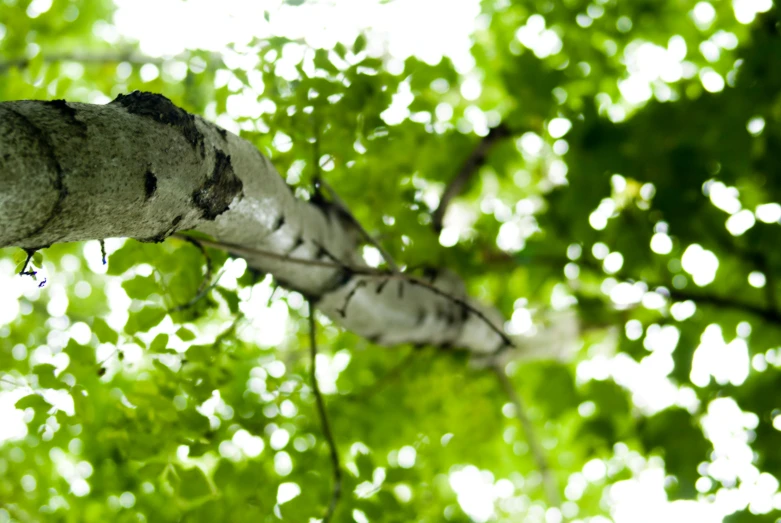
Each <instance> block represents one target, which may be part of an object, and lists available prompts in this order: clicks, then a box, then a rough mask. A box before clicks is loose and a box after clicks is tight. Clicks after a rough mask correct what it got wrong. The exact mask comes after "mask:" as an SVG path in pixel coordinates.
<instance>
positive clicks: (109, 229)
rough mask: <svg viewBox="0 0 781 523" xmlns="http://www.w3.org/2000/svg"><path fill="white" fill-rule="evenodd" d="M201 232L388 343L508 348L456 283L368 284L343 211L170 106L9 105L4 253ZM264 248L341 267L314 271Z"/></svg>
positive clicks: (1, 151)
mask: <svg viewBox="0 0 781 523" xmlns="http://www.w3.org/2000/svg"><path fill="white" fill-rule="evenodd" d="M188 229H195V230H198V231H202V232H204V233H206V234H209V235H211V236H212V237H214V238H215V239H216V240H217V241H219V242H223V243H227V244H232V245H236V246H241V248H242V249H241V252H237V254H239V255H241V256H242V257H244V258H245V259H246V260H247V263H248V265H249V266H250V267H252V268H254V269H257V270H260V271H263V272H267V273H270V274H272V275H274V277H275V278H276V279H277V280H278V281H279V282H280V283H281V284H282V285H283V286H284V287H287V288H289V289H292V290H296V291H299V292H301V293H302V294H304V295H305V296H306V297H308V298H309V299H310V300H312V301H313V302H315V303H316V305H317V308H318V309H319V310H320V311H322V312H323V313H325V314H326V315H328V316H329V317H330V318H331V319H333V321H334V322H335V323H337V324H339V325H341V326H342V327H344V328H346V329H348V330H350V331H353V332H355V333H356V334H358V335H360V336H363V337H365V338H367V339H370V340H371V341H372V342H374V343H377V344H379V345H397V344H401V343H412V344H418V345H434V346H441V347H456V348H461V349H466V350H470V351H473V352H476V353H483V354H491V353H495V352H497V351H498V350H500V349H501V348H503V347H504V346H506V339H507V338H506V336H503V335H501V334H500V333H498V332H496V327H492V326H491V325H489V324H488V323H487V321H486V319H488V320H489V321H491V322H493V324H494V325H499V326H501V324H502V321H503V320H502V317H501V315H500V314H499V313H498V312H497V311H496V310H495V309H493V308H491V307H487V306H484V305H481V304H479V303H477V302H475V301H473V300H470V299H469V298H468V297H467V296H466V293H465V290H464V285H463V283H462V282H461V280H460V279H458V278H457V277H456V276H455V275H453V274H450V273H447V272H441V273H439V274H437V275H436V278H435V279H434V282H433V286H434V287H436V291H437V292H434V291H432V289H431V288H430V287H427V286H425V285H422V284H419V283H416V282H415V281H413V280H402V279H398V275H396V276H397V277H396V280H397V281H395V282H392V284H390V285H389V282H390V279H392V278H393V277H392V276H391V275H387V276H385V275H371V274H365V273H364V274H360V271H358V270H356V269H360V268H367V266H366V264H365V262H364V261H363V259H362V258H361V255H360V250H359V241H360V239H359V234H358V231H356V230H355V226H354V225H353V224H352V223H351V221H350V220H348V219H347V218H346V217H345V216H344V211H342V210H341V209H338V208H337V207H335V206H332V205H329V204H328V203H327V202H325V201H315V202H306V201H302V200H299V199H297V198H295V197H294V196H293V195H292V193H291V191H290V189H289V187H288V186H287V184H286V183H285V182H284V180H283V179H282V178H281V177H280V176H279V174H278V173H277V172H276V170H275V169H274V167H273V166H272V165H271V163H270V162H269V160H268V159H267V158H266V157H264V156H263V155H261V154H260V153H259V152H258V150H257V149H256V148H255V147H254V146H253V145H252V144H250V143H249V142H247V141H246V140H243V139H241V138H239V137H237V136H235V135H233V134H231V133H229V132H226V131H225V130H224V129H221V128H219V127H217V126H215V125H214V124H211V123H209V122H206V121H205V120H203V119H201V118H199V117H196V116H193V115H191V114H188V113H187V112H185V111H184V110H182V109H180V108H178V107H176V106H175V105H174V104H173V103H172V102H171V101H170V100H168V99H167V98H165V97H164V96H161V95H156V94H151V93H139V92H134V93H131V94H129V95H125V96H123V95H120V96H119V97H117V99H116V100H114V101H113V102H111V103H109V104H107V105H90V104H80V103H67V102H64V101H62V100H56V101H53V102H39V101H18V102H4V103H0V247H7V246H18V247H22V248H25V249H36V248H40V247H44V246H49V245H51V244H54V243H58V242H68V241H80V240H102V239H104V238H108V237H130V238H136V239H139V240H143V241H163V240H164V239H165V238H167V237H168V236H170V235H171V234H173V233H175V232H177V231H181V230H188ZM244 249H246V250H244ZM253 249H254V250H256V251H257V250H264V251H269V252H273V253H276V254H278V255H282V256H294V257H296V258H302V259H307V260H313V261H318V260H319V261H329V262H335V263H333V264H332V265H334V266H331V267H328V266H302V265H301V264H293V263H288V262H286V261H284V260H282V259H273V258H270V257H269V256H264V255H262V254H259V253H258V252H255V253H252V252H251V251H252V250H253ZM324 265H325V264H324ZM448 296H452V298H449V297H448ZM467 304H468V306H467ZM470 308H471V310H470ZM475 311H479V312H478V313H476V312H475ZM514 341H516V340H514ZM517 341H518V342H519V343H518V345H520V346H521V347H524V346H526V347H531V346H532V344H533V340H527V342H524V340H522V339H521V340H517Z"/></svg>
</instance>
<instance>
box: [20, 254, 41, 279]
mask: <svg viewBox="0 0 781 523" xmlns="http://www.w3.org/2000/svg"><path fill="white" fill-rule="evenodd" d="M36 251H37V249H24V252H26V253H27V259H26V260H24V265H22V270H21V271H19V276H35V275H36V274H38V273H37V272H36V271H34V270H32V269H30V270H29V271H28V270H27V267H28V266H29V265H30V260H32V259H33V256H34V255H35V253H36Z"/></svg>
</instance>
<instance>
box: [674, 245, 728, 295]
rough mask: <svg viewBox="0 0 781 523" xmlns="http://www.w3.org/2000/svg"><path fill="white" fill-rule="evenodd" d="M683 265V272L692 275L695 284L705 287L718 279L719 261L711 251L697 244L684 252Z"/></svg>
mask: <svg viewBox="0 0 781 523" xmlns="http://www.w3.org/2000/svg"><path fill="white" fill-rule="evenodd" d="M681 265H682V266H683V270H685V271H686V272H688V273H689V274H691V276H692V279H694V283H696V284H697V285H699V286H700V287H703V286H705V285H708V284H709V283H711V282H712V281H713V280H714V279H716V271H717V270H718V268H719V259H718V258H717V257H716V255H715V254H713V253H712V252H711V251H709V250H707V249H703V248H702V247H701V246H700V245H698V244H696V243H695V244H692V245H689V247H687V248H686V251H684V253H683V257H682V258H681Z"/></svg>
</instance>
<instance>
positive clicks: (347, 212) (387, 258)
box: [318, 178, 400, 273]
mask: <svg viewBox="0 0 781 523" xmlns="http://www.w3.org/2000/svg"><path fill="white" fill-rule="evenodd" d="M318 182H319V183H320V185H322V186H323V188H325V190H326V191H328V195H329V196H330V197H331V201H333V202H334V203H335V204H336V205H338V206H339V208H340V209H341V210H342V212H344V214H345V215H346V216H347V217H348V218H349V219H350V221H351V222H352V223H353V225H355V227H356V228H357V229H358V232H359V233H360V234H361V236H362V237H363V239H364V241H365V242H366V243H368V244H369V245H371V246H373V247H374V248H375V249H377V250H378V251H380V254H381V255H382V258H383V259H384V260H385V263H387V264H388V267H390V269H391V270H392V271H393V272H395V273H398V272H400V270H399V266H398V265H397V264H396V262H395V261H393V257H392V256H391V255H390V253H389V252H388V251H386V250H385V248H384V247H383V246H382V245H381V244H380V242H379V241H377V240H376V239H374V237H372V235H371V234H369V233H368V232H367V231H366V229H364V227H363V225H361V223H360V222H359V221H358V219H357V218H356V217H355V216H354V215H353V213H352V212H350V209H349V208H348V207H347V205H346V204H345V203H344V201H343V200H342V199H341V198H339V195H338V194H337V193H336V191H335V190H334V188H333V187H331V186H330V185H329V184H328V182H326V181H325V180H323V179H322V178H321V179H320V180H319V181H318Z"/></svg>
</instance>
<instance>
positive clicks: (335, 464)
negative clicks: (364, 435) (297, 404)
mask: <svg viewBox="0 0 781 523" xmlns="http://www.w3.org/2000/svg"><path fill="white" fill-rule="evenodd" d="M315 334H316V332H315V308H314V304H313V303H312V301H311V300H310V301H309V349H310V356H311V358H312V362H311V365H310V366H309V371H310V380H311V383H312V392H313V393H314V395H315V404H316V406H317V413H318V415H319V416H320V424H321V425H322V426H323V435H324V436H325V440H326V442H327V443H328V449H329V451H330V455H331V466H332V468H333V475H334V484H333V490H332V491H331V502H330V503H329V504H328V508H327V509H326V512H325V515H324V516H323V523H329V522H330V521H331V518H332V517H333V515H334V512H335V511H336V506H337V504H338V503H339V499H340V498H341V497H342V468H341V465H340V464H339V452H338V451H337V450H336V441H335V440H334V435H333V433H332V432H331V424H330V423H329V421H328V412H327V411H326V409H325V401H323V395H322V394H321V393H320V387H319V386H318V384H317V341H316V340H315V338H316V336H315Z"/></svg>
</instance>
